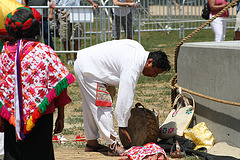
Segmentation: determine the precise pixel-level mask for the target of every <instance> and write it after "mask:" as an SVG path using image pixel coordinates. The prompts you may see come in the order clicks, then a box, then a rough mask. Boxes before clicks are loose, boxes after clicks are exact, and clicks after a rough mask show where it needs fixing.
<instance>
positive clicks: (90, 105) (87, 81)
mask: <svg viewBox="0 0 240 160" xmlns="http://www.w3.org/2000/svg"><path fill="white" fill-rule="evenodd" d="M78 58H79V59H77V60H76V63H74V71H75V76H76V78H77V80H78V83H79V87H80V91H81V94H82V109H83V120H84V129H85V136H86V138H87V146H88V145H90V146H94V147H98V146H99V143H98V141H97V139H98V138H99V137H100V134H101V135H102V137H103V138H104V140H105V141H106V143H107V144H108V145H109V148H110V150H111V149H112V150H123V148H121V147H120V146H119V145H117V140H118V135H117V133H116V132H115V131H114V124H113V107H112V105H111V102H112V98H111V95H110V93H109V92H108V91H107V86H106V85H105V84H103V83H96V81H94V80H93V79H94V77H89V76H88V75H84V74H82V72H81V69H80V65H79V64H81V60H82V59H81V57H78ZM99 87H101V89H99ZM101 94H102V96H101ZM103 94H104V95H103ZM97 95H100V96H97ZM102 97H104V99H103V100H102V99H101V102H102V101H104V102H106V104H108V106H103V105H104V104H103V103H101V106H97V105H96V104H98V102H99V98H102ZM109 103H110V106H109ZM87 146H86V148H85V151H89V150H90V149H91V148H90V147H87Z"/></svg>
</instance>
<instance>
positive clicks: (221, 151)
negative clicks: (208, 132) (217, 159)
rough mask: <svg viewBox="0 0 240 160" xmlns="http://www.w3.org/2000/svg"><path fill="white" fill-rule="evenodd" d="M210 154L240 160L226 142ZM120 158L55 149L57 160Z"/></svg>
mask: <svg viewBox="0 0 240 160" xmlns="http://www.w3.org/2000/svg"><path fill="white" fill-rule="evenodd" d="M208 153H210V154H214V155H219V156H231V157H235V158H237V159H240V148H236V147H232V146H230V145H228V144H227V143H225V142H219V143H217V144H215V145H214V146H213V147H212V148H211V149H209V150H208ZM120 158H121V157H111V156H108V155H107V153H97V152H84V148H71V149H66V148H55V159H56V160H76V159H81V160H96V159H97V160H118V159H120ZM169 160H171V158H169ZM172 160H173V159H172Z"/></svg>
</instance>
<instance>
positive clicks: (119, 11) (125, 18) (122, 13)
mask: <svg viewBox="0 0 240 160" xmlns="http://www.w3.org/2000/svg"><path fill="white" fill-rule="evenodd" d="M113 4H114V5H115V6H125V7H122V8H114V9H113V26H112V32H113V38H114V39H116V40H118V39H120V38H121V25H122V26H123V28H124V31H125V36H126V37H127V39H132V38H133V35H134V29H133V24H132V11H131V8H130V7H126V6H131V7H133V8H134V9H136V7H137V4H136V3H135V2H133V0H113Z"/></svg>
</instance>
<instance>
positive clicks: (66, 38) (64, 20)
mask: <svg viewBox="0 0 240 160" xmlns="http://www.w3.org/2000/svg"><path fill="white" fill-rule="evenodd" d="M69 16H70V12H66V13H65V12H61V13H60V15H59V19H60V28H59V33H60V38H61V40H62V41H63V45H64V49H65V50H66V51H68V50H71V48H73V49H74V51H78V50H79V49H80V45H81V41H80V37H81V36H82V35H83V29H82V24H81V23H79V22H74V23H70V19H69ZM71 42H73V43H74V44H73V45H72V43H71ZM73 54H74V57H73V60H72V58H71V53H66V57H67V61H68V64H73V63H74V61H75V60H76V59H77V53H73Z"/></svg>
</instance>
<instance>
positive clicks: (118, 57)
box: [74, 39, 171, 155]
mask: <svg viewBox="0 0 240 160" xmlns="http://www.w3.org/2000/svg"><path fill="white" fill-rule="evenodd" d="M170 69H171V66H170V64H169V60H168V56H167V55H166V53H165V52H162V51H156V52H150V53H149V52H147V51H146V50H145V49H144V48H143V46H142V45H141V44H140V43H138V42H137V41H134V40H129V39H122V40H112V41H108V42H104V43H101V44H97V45H94V46H91V47H89V48H85V49H82V50H80V51H78V53H77V60H76V62H75V63H74V71H75V76H76V78H77V79H78V82H79V87H80V91H81V95H82V109H83V120H84V129H85V136H86V138H87V145H86V147H85V151H95V152H101V151H106V149H107V147H106V146H103V145H101V144H99V143H98V141H97V139H98V138H99V137H100V135H99V133H100V134H101V135H102V137H103V138H104V140H105V141H106V143H107V144H108V145H109V150H108V154H109V155H120V154H121V153H122V152H123V151H124V149H123V148H122V147H121V146H120V145H119V144H118V142H117V141H118V135H117V133H116V132H115V131H114V124H113V104H112V98H111V97H113V96H114V95H111V93H109V91H108V87H109V86H119V88H118V96H117V101H116V107H115V118H116V121H117V123H118V126H119V128H120V130H121V132H122V133H123V134H124V135H125V136H126V138H127V139H128V141H129V142H131V137H130V136H129V134H128V132H127V130H126V129H127V127H128V119H129V118H130V110H131V107H132V105H133V100H134V92H135V88H136V84H137V82H138V78H139V77H140V75H141V73H142V74H143V75H144V76H148V77H157V75H158V74H161V73H163V72H165V71H169V70H170Z"/></svg>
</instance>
